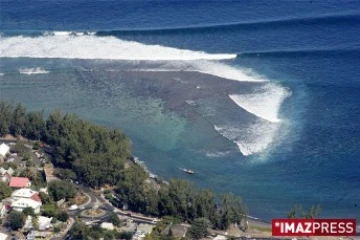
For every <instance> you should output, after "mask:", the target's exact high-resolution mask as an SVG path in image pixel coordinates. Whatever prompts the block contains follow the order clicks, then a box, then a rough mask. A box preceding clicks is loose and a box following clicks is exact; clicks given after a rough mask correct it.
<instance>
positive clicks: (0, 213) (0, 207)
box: [0, 203, 7, 218]
mask: <svg viewBox="0 0 360 240" xmlns="http://www.w3.org/2000/svg"><path fill="white" fill-rule="evenodd" d="M6 213H7V209H6V205H5V204H3V203H0V218H3V217H4V216H5V214H6Z"/></svg>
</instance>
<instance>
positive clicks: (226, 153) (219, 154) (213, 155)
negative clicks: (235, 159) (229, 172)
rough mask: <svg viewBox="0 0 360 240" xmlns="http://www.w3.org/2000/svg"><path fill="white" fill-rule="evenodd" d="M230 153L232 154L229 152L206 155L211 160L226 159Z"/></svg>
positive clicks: (208, 153) (207, 153)
mask: <svg viewBox="0 0 360 240" xmlns="http://www.w3.org/2000/svg"><path fill="white" fill-rule="evenodd" d="M229 153H230V152H229V151H226V152H206V153H205V155H206V156H207V157H210V158H220V157H225V156H226V155H228V154H229Z"/></svg>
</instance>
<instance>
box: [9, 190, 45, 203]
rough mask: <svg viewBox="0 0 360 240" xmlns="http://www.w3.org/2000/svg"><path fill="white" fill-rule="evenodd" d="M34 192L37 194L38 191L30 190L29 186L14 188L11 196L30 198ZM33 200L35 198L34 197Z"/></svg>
mask: <svg viewBox="0 0 360 240" xmlns="http://www.w3.org/2000/svg"><path fill="white" fill-rule="evenodd" d="M34 194H38V192H36V191H34V190H31V189H30V188H21V189H18V190H15V191H14V192H13V193H12V194H11V196H12V197H15V198H16V197H17V198H31V197H32V196H33V195H34ZM34 200H35V199H34Z"/></svg>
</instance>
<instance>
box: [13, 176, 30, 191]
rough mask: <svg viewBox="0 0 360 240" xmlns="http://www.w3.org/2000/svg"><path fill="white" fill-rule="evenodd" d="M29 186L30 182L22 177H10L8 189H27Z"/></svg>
mask: <svg viewBox="0 0 360 240" xmlns="http://www.w3.org/2000/svg"><path fill="white" fill-rule="evenodd" d="M30 186H31V182H30V180H29V179H28V178H24V177H12V178H11V179H10V182H9V187H12V188H27V187H30Z"/></svg>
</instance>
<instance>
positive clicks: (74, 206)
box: [69, 204, 79, 211]
mask: <svg viewBox="0 0 360 240" xmlns="http://www.w3.org/2000/svg"><path fill="white" fill-rule="evenodd" d="M78 209H79V207H78V205H76V204H74V205H71V206H70V207H69V210H70V211H74V210H78Z"/></svg>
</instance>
